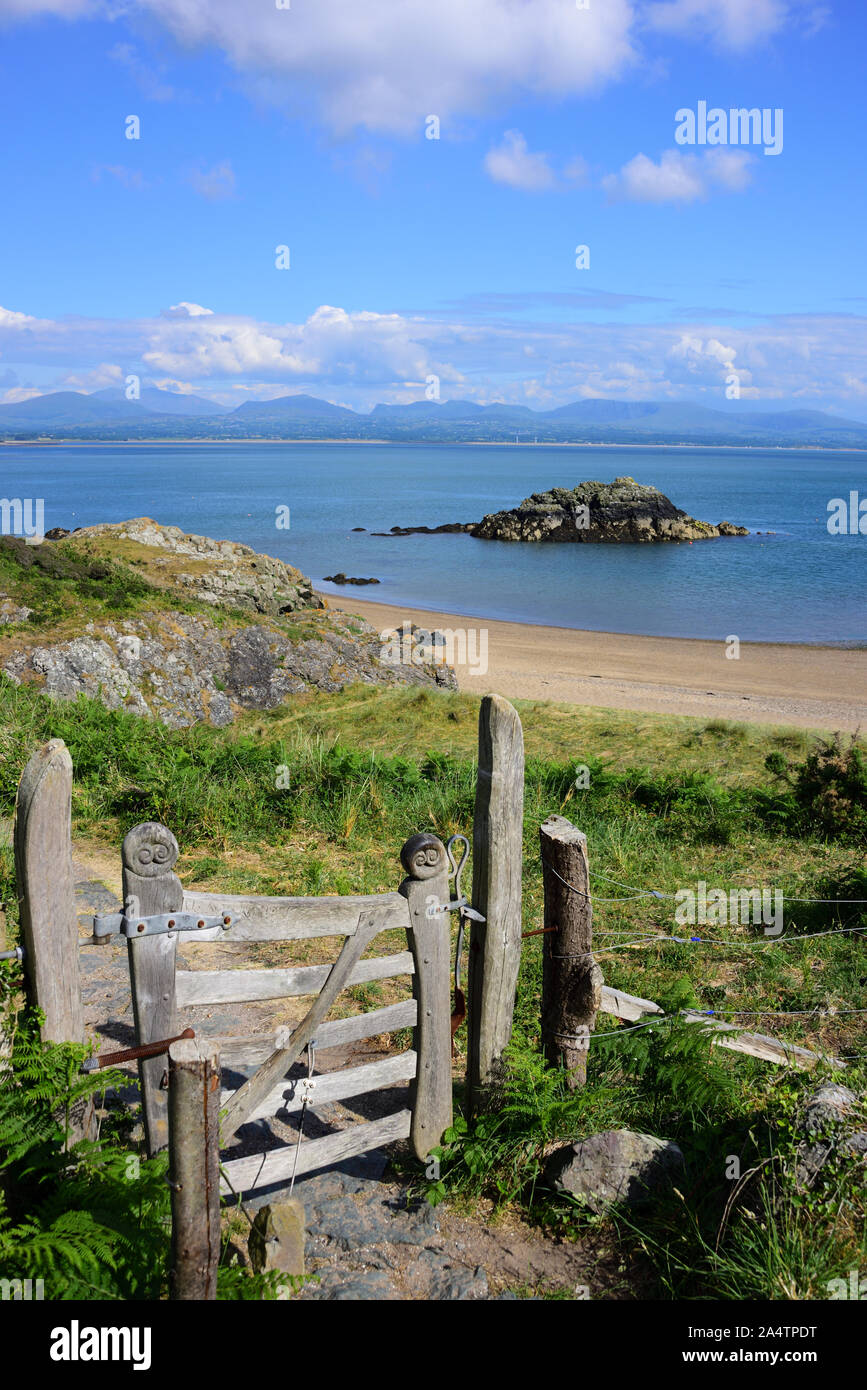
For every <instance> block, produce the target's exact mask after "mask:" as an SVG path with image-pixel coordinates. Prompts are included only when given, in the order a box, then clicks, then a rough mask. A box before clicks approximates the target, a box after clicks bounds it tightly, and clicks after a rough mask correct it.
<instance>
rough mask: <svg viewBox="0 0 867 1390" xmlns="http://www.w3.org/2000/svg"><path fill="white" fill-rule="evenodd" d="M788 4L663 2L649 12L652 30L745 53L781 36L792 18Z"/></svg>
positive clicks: (778, 0) (773, 0)
mask: <svg viewBox="0 0 867 1390" xmlns="http://www.w3.org/2000/svg"><path fill="white" fill-rule="evenodd" d="M800 3H802V0H795V5H792V4H790V3H788V0H659V3H655V4H651V5H650V6H648V8H647V11H646V19H647V23H648V24H649V26H650V27H651V28H653V29H657V30H660V31H661V32H662V33H665V34H673V35H676V36H677V37H679V38H703V37H706V38H709V39H711V40H712V41H713V42H714V43H715V44H717V45H719V47H721V48H726V49H734V50H742V49H745V48H749V47H751V46H752V45H753V44H756V43H761V42H764V41H765V40H766V39H768V38H770V37H771V35H772V34H776V33H778V32H779V31H780V30H781V29H782V28H783V27H784V25H785V24H786V23H787V21H788V20H789V19H790V18H791V17H792V13H793V10H794V9H796V8H797V7H798V5H799V4H800Z"/></svg>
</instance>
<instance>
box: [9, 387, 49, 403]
mask: <svg viewBox="0 0 867 1390" xmlns="http://www.w3.org/2000/svg"><path fill="white" fill-rule="evenodd" d="M44 394H45V393H44V390H43V388H42V387H41V386H13V387H12V388H11V390H9V391H4V392H3V404H4V405H17V404H18V402H19V401H30V400H32V399H33V397H34V396H42V395H44Z"/></svg>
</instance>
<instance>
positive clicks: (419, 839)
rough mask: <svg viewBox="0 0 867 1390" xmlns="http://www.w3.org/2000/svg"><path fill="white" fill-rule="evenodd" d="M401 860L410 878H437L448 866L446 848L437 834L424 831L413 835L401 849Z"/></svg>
mask: <svg viewBox="0 0 867 1390" xmlns="http://www.w3.org/2000/svg"><path fill="white" fill-rule="evenodd" d="M400 862H401V864H402V865H403V867H404V869H405V870H406V872H407V874H408V875H409V877H410V878H414V879H422V880H423V879H427V878H435V877H436V875H437V874H440V873H442V871H443V869H445V868H447V867H448V859H447V857H446V848H445V845H444V844H443V842H442V840H440V839H438V838H437V836H436V835H431V834H429V833H428V832H427V831H423V832H422V833H421V834H419V835H411V836H410V838H409V839H408V840H407V842H406V844H405V845H404V846H403V849H402V850H401V851H400Z"/></svg>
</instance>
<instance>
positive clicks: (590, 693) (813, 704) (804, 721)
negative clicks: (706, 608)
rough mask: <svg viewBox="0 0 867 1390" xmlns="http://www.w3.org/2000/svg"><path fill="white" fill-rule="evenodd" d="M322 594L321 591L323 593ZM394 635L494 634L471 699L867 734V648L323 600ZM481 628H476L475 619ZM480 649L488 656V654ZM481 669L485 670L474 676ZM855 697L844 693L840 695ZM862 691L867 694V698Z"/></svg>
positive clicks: (464, 670) (466, 684) (463, 678)
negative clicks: (410, 629) (406, 629)
mask: <svg viewBox="0 0 867 1390" xmlns="http://www.w3.org/2000/svg"><path fill="white" fill-rule="evenodd" d="M317 592H319V591H318V590H317ZM320 597H321V598H324V599H325V600H326V601H327V603H328V606H329V607H330V608H332V609H335V608H336V609H338V610H340V611H343V612H346V613H356V614H358V616H359V617H361V618H365V619H366V620H367V621H368V622H370V623H372V624H373V626H374V627H376V628H378V630H379V631H380V632H385V631H387V630H390V629H392V628H395V627H399V626H400V625H401V624H402V623H403V622H404V621H407V622H414V623H416V624H417V625H418V626H420V627H425V628H429V629H430V628H440V629H452V630H455V629H457V630H463V631H471V630H475V632H476V633H477V634H481V633H482V632H486V633H487V637H486V639H484V640H485V641H486V642H487V669H481V667H482V662H481V661H477V662H476V663H469V662H468V663H467V664H466V665H459V666H456V668H455V670H456V675H457V678H458V686H459V688H460V690H461V692H462V693H470V694H477V695H482V694H486V693H488V692H490V691H491V690H496V691H497V692H498V693H499V694H501V695H504V696H505V697H506V698H507V699H522V700H550V701H554V702H557V703H564V704H576V705H594V706H599V707H603V708H611V709H628V710H635V711H638V712H643V713H656V714H673V715H692V716H696V717H699V718H721V719H729V720H734V721H736V722H741V723H751V724H782V725H792V726H795V727H799V728H812V729H824V730H827V731H838V730H839V731H840V732H841V733H843V732H846V733H854V732H855V730H856V729H858V728H859V727H860V728H862V729H864V728H867V648H864V647H828V646H808V645H806V644H804V645H800V644H795V643H784V642H779V643H776V642H742V643H741V645H740V656H739V658H738V659H731V658H728V657H726V643H725V642H724V641H722V640H720V641H711V640H709V639H707V638H699V637H647V636H638V635H636V636H632V635H629V634H624V633H616V632H590V631H586V630H583V629H578V628H563V627H553V626H544V625H542V624H536V623H515V622H507V621H504V620H502V619H494V618H484V617H481V616H478V615H472V614H457V613H444V612H442V611H441V610H439V609H438V610H434V611H427V610H425V609H421V608H413V607H409V606H407V607H398V606H395V605H394V604H384V603H376V602H374V601H372V600H370V599H366V598H365V599H356V598H355V597H354V596H352V597H350V596H349V595H346V596H344V595H334V594H320ZM468 619H469V620H470V621H471V623H472V625H473V628H472V629H468V628H467V620H468ZM480 642H481V637H480V636H479V637H477V638H476V643H477V645H476V646H475V648H473V647H472V646H470V649H469V654H470V655H471V656H472V655H473V652H474V651H475V652H476V653H477V654H478V655H479V656H481V655H483V653H484V647H483V646H481V645H478V644H479V643H480ZM473 664H475V666H476V670H473V669H472V665H473ZM841 691H843V692H847V693H846V694H845V695H843V696H841V694H840V692H841ZM857 692H863V695H862V696H861V698H858V695H857Z"/></svg>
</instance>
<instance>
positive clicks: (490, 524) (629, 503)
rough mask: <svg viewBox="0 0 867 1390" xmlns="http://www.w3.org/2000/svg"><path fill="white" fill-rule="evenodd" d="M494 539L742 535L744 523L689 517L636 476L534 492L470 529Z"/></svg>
mask: <svg viewBox="0 0 867 1390" xmlns="http://www.w3.org/2000/svg"><path fill="white" fill-rule="evenodd" d="M472 534H473V535H474V536H478V537H479V539H480V540H498V541H579V542H580V541H585V542H586V541H590V542H593V541H615V542H617V541H621V542H622V541H628V542H635V541H693V540H707V539H710V538H711V537H715V536H732V535H734V536H746V535H748V534H749V533H748V531H747V530H746V527H743V526H732V525H731V523H730V522H727V521H723V522H720V524H719V525H718V526H712V525H711V524H710V523H709V522H707V521H697V520H696V519H695V517H692V516H688V515H687V513H686V512H684V511H681V510H680V508H679V507H676V506H675V505H674V503H673V502H672V501H670V500H669V498H667V497H666V496H665V494H664V493H662V492H660V491H659V489H658V488H655V487H649V486H647V485H645V484H642V483H637V482H636V481H635V479H634V478H615V479H614V482H613V483H599V482H592V481H591V482H586V483H579V484H578V486H577V487H574V488H562V487H555V488H552V489H551V491H550V492H534V493H533V494H532V496H530V497H527V498H526V499H525V500H524V501H523V502H522V503H521V505H520V506H519V507H515V508H514V509H513V510H512V511H508V512H494V513H493V514H492V515H490V516H486V517H483V519H482V520H481V521H480V522H479V523H478V525H477V526H475V527H474V528H473V530H472Z"/></svg>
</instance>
